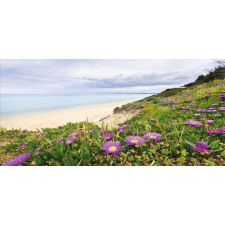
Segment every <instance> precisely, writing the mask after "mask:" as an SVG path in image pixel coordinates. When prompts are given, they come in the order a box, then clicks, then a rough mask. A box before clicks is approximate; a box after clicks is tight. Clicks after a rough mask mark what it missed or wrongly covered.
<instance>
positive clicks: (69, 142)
mask: <svg viewBox="0 0 225 225" xmlns="http://www.w3.org/2000/svg"><path fill="white" fill-rule="evenodd" d="M75 140H76V139H75V138H67V139H66V145H70V144H72V141H75Z"/></svg>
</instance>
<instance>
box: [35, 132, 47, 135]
mask: <svg viewBox="0 0 225 225" xmlns="http://www.w3.org/2000/svg"><path fill="white" fill-rule="evenodd" d="M36 134H37V135H41V134H45V132H38V133H36Z"/></svg>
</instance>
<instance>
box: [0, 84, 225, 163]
mask: <svg viewBox="0 0 225 225" xmlns="http://www.w3.org/2000/svg"><path fill="white" fill-rule="evenodd" d="M179 91H180V92H178V93H176V94H175V95H173V96H169V97H165V98H163V97H157V98H156V97H149V98H147V99H145V104H146V102H147V105H146V106H145V107H144V108H143V109H142V111H141V113H140V114H139V115H135V116H134V117H133V118H132V119H130V120H128V121H126V122H125V123H124V124H120V127H118V128H117V129H112V130H108V129H107V128H104V127H103V126H102V127H98V126H97V125H95V124H94V123H89V122H88V121H86V122H82V123H74V124H73V123H68V124H66V125H64V126H61V125H59V126H58V127H57V128H46V129H43V130H42V131H37V132H36V131H35V132H34V131H29V130H23V131H21V130H5V129H1V130H0V135H1V139H2V140H3V141H4V140H10V139H13V141H11V142H10V143H8V144H6V145H3V146H0V164H2V165H3V166H13V165H15V166H17V165H24V166H35V165H36V166H81V165H83V166H88V165H95V166H107V165H108V166H109V165H114V166H122V165H134V166H149V165H150V166H176V165H178V166H183V165H184V166H185V165H195V166H201V165H202V166H206V165H207V166H208V165H210V166H214V165H215V166H223V165H225V119H224V116H225V94H224V93H225V83H224V81H222V80H215V81H213V82H210V83H206V84H201V85H199V86H196V87H195V88H186V89H181V90H179ZM10 154H11V155H12V158H11V159H9V160H8V158H6V157H5V156H6V155H7V157H8V156H9V155H10ZM15 156H16V157H15ZM6 159H7V160H6Z"/></svg>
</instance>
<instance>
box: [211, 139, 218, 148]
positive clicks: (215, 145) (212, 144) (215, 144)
mask: <svg viewBox="0 0 225 225" xmlns="http://www.w3.org/2000/svg"><path fill="white" fill-rule="evenodd" d="M219 143H220V141H219V140H217V141H214V142H212V143H211V144H210V148H211V149H214V148H217V147H218V145H219Z"/></svg>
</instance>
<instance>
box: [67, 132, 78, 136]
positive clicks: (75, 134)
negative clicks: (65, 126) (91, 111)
mask: <svg viewBox="0 0 225 225" xmlns="http://www.w3.org/2000/svg"><path fill="white" fill-rule="evenodd" d="M77 135H79V132H77V131H75V132H73V133H71V134H69V135H68V137H76V136H77Z"/></svg>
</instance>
